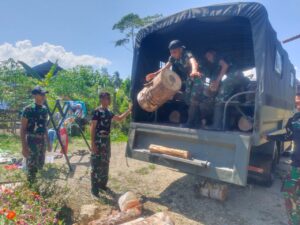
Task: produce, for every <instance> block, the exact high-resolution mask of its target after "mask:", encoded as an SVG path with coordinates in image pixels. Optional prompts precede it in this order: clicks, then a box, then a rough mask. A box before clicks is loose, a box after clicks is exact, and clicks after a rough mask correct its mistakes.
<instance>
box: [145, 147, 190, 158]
mask: <svg viewBox="0 0 300 225" xmlns="http://www.w3.org/2000/svg"><path fill="white" fill-rule="evenodd" d="M149 150H150V152H151V153H159V154H166V155H171V156H175V157H179V158H183V159H189V158H190V157H191V155H190V152H189V151H185V150H181V149H175V148H168V147H164V146H160V145H150V146H149Z"/></svg>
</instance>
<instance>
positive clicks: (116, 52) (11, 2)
mask: <svg viewBox="0 0 300 225" xmlns="http://www.w3.org/2000/svg"><path fill="white" fill-rule="evenodd" d="M224 2H231V1H224V0H223V1H219V0H214V1H206V0H202V1H201V0H198V1H196V0H189V1H183V0H178V1H174V0H163V1H143V0H106V1H104V0H86V1H83V0H51V1H40V0H22V1H20V0H2V1H1V2H0V27H1V29H0V56H1V57H2V59H3V57H5V56H6V55H9V54H12V51H20V50H19V49H21V50H22V48H26V47H27V48H31V49H34V50H32V51H34V52H35V55H33V56H31V55H30V57H31V58H30V57H29V55H28V53H27V52H26V53H24V52H23V53H22V51H21V53H19V52H14V54H15V55H17V56H19V57H24V61H25V62H28V63H29V64H35V63H39V62H40V61H39V60H37V59H33V58H34V56H36V57H37V58H38V57H40V56H41V55H42V54H46V53H45V52H47V55H46V56H47V57H48V56H51V57H56V56H57V55H59V54H65V53H67V54H66V55H67V56H68V60H67V61H66V62H65V64H66V65H69V66H72V65H74V64H76V63H79V62H85V63H87V64H88V63H90V62H91V63H94V64H98V65H105V66H106V67H107V68H108V70H109V71H110V72H113V71H116V70H118V71H120V73H121V75H122V77H127V76H129V75H130V72H131V62H132V53H130V52H128V51H127V50H126V49H125V48H122V47H121V48H115V47H114V44H113V41H114V40H117V39H118V38H119V37H120V34H119V33H118V32H117V31H113V30H112V26H113V24H114V23H115V22H117V21H118V20H119V19H120V18H121V17H122V16H124V15H126V14H128V13H131V12H134V13H137V14H139V15H140V16H142V17H143V16H147V15H153V14H156V13H161V14H163V15H164V16H167V15H171V14H173V13H176V12H178V11H182V10H184V9H188V8H193V7H199V6H205V5H209V4H215V3H224ZM258 2H261V3H263V4H264V5H265V7H266V8H267V10H268V12H269V18H270V21H271V23H272V25H273V27H274V29H275V30H276V31H277V33H278V39H279V40H283V39H285V38H288V37H291V36H293V35H297V34H300V13H299V9H300V1H298V0H285V1H279V0H268V1H267V0H266V1H258ZM24 40H29V42H28V41H27V42H20V41H24ZM17 42H20V43H19V44H18V47H17V48H18V50H16V46H15V44H16V43H17ZM4 43H6V45H4ZM7 43H8V44H7ZM43 43H46V44H44V45H43ZM1 45H2V48H1ZM59 46H60V47H59ZM284 48H285V49H286V50H287V51H288V53H289V55H290V59H291V61H292V62H293V64H294V65H295V66H296V67H297V68H298V69H297V70H298V77H300V74H299V73H300V39H298V40H296V41H293V42H290V43H288V44H285V45H284ZM11 49H12V50H11ZM41 49H42V50H41ZM1 51H2V55H1ZM36 52H37V53H36ZM82 55H84V56H82ZM46 56H44V57H46ZM26 57H27V58H26ZM25 59H26V60H27V61H26V60H25ZM43 59H44V58H42V59H41V60H43ZM0 60H1V58H0Z"/></svg>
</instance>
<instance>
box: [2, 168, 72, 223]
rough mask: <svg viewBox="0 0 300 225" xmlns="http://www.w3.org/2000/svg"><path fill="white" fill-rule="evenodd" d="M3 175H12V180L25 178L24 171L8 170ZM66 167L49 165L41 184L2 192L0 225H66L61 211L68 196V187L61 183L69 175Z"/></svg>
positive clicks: (6, 189) (22, 183) (42, 172)
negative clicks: (61, 178) (60, 180)
mask: <svg viewBox="0 0 300 225" xmlns="http://www.w3.org/2000/svg"><path fill="white" fill-rule="evenodd" d="M0 171H1V174H5V175H8V174H9V176H10V177H9V180H10V181H20V173H22V174H23V175H21V178H22V179H23V180H24V179H25V174H24V172H22V170H20V169H15V170H11V169H9V170H8V169H4V168H3V167H0ZM66 171H67V170H66V168H60V167H58V166H55V165H46V166H45V168H44V170H42V171H41V172H40V173H39V174H38V177H37V183H35V184H34V185H32V186H31V187H29V185H28V184H27V183H26V182H21V183H20V182H19V183H16V185H14V186H12V187H10V188H7V187H6V188H4V189H3V187H2V188H1V189H0V202H1V205H0V224H8V225H9V224H45V225H47V224H49V225H50V224H51V225H52V224H65V219H66V218H61V217H60V215H61V211H62V209H63V208H64V206H65V203H66V199H67V197H68V193H69V191H68V189H67V188H66V186H62V185H61V184H59V182H58V181H59V178H60V177H61V176H65V174H66Z"/></svg>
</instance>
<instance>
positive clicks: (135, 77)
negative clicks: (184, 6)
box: [126, 3, 296, 186]
mask: <svg viewBox="0 0 300 225" xmlns="http://www.w3.org/2000/svg"><path fill="white" fill-rule="evenodd" d="M173 39H179V40H181V41H182V42H183V43H184V44H185V45H186V48H187V49H189V50H191V51H192V52H193V54H195V55H196V56H197V57H199V58H200V57H201V55H203V54H204V51H205V49H207V48H208V47H212V48H214V49H217V50H218V52H222V54H227V55H230V56H231V57H232V58H233V61H234V62H235V64H236V66H237V67H238V68H239V69H240V70H241V71H253V75H254V76H253V77H252V81H251V84H252V85H250V87H249V90H246V91H244V92H241V93H238V94H237V95H235V96H232V98H230V99H229V100H228V101H227V102H226V103H224V105H225V107H224V121H223V122H224V129H223V130H222V131H216V130H210V129H205V128H203V129H202V128H200V129H189V128H181V127H180V123H182V122H184V121H182V120H184V119H185V117H186V115H187V114H186V110H187V106H186V105H185V104H184V103H183V102H180V101H179V102H178V101H176V100H170V101H169V102H167V103H166V104H164V105H163V106H161V107H160V108H159V109H158V110H157V111H155V112H152V113H149V112H146V111H144V110H143V109H141V108H140V106H139V105H138V103H137V100H136V98H137V94H138V93H139V91H140V90H141V89H142V88H143V85H144V83H145V76H146V74H148V73H150V72H153V71H156V70H158V69H159V68H160V67H161V66H162V65H163V63H164V62H166V61H168V57H169V52H168V48H167V46H168V43H169V42H170V41H171V40H173ZM295 83H296V82H295V69H294V66H293V65H292V64H291V62H290V60H289V57H288V54H287V52H286V51H285V50H284V49H283V48H282V46H281V43H280V42H279V41H278V40H277V35H276V32H275V31H274V29H273V28H272V26H271V24H270V22H269V19H268V14H267V11H266V9H265V7H264V6H263V5H261V4H259V3H230V4H221V5H212V6H207V7H201V8H193V9H189V10H185V11H182V12H179V13H176V14H174V15H171V16H168V17H166V18H163V19H160V20H159V21H157V22H155V23H153V24H151V25H149V26H147V27H145V28H143V29H141V30H140V31H139V32H138V34H137V36H136V43H135V49H134V57H133V67H132V91H131V95H132V96H131V97H132V99H133V102H134V103H133V115H132V122H131V124H130V132H129V140H128V144H127V150H126V154H127V156H128V157H131V158H134V159H138V160H143V161H146V162H151V163H155V164H160V165H164V166H167V167H172V168H175V169H178V170H179V171H183V172H185V173H189V174H195V175H197V176H201V177H206V178H211V179H215V180H219V181H223V182H227V183H232V184H236V185H241V186H245V185H246V184H247V182H248V178H249V177H253V178H256V179H258V180H261V181H263V182H266V183H267V184H271V183H272V180H273V173H274V168H275V167H276V164H277V163H278V161H279V157H280V155H281V153H282V151H284V149H285V146H284V145H283V144H282V143H279V142H271V141H267V140H266V139H265V138H264V137H265V135H267V134H271V133H278V132H284V129H285V124H286V122H287V119H288V118H289V117H290V116H291V114H292V110H293V109H294V96H295V89H296V87H295V86H296V85H295ZM242 96H244V97H245V99H248V100H247V101H237V99H238V98H239V97H242ZM174 110H177V111H178V112H180V114H181V121H180V122H179V123H176V122H174V121H173V120H171V119H170V114H171V113H172V111H174ZM239 116H247V117H248V118H251V119H252V124H253V128H252V129H251V130H249V131H241V130H239V129H238V128H237V127H234V126H233V127H231V128H227V126H225V124H226V123H231V122H230V121H231V120H232V119H234V118H239ZM234 123H236V121H235V122H234ZM150 144H156V145H161V146H165V147H170V148H177V149H185V150H187V151H189V152H190V153H191V155H192V158H191V159H181V158H178V157H173V156H170V155H164V154H155V153H150V151H149V145H150Z"/></svg>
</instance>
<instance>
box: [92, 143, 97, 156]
mask: <svg viewBox="0 0 300 225" xmlns="http://www.w3.org/2000/svg"><path fill="white" fill-rule="evenodd" d="M91 150H92V153H94V154H96V153H97V152H98V149H97V146H96V144H93V145H92V149H91Z"/></svg>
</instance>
